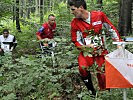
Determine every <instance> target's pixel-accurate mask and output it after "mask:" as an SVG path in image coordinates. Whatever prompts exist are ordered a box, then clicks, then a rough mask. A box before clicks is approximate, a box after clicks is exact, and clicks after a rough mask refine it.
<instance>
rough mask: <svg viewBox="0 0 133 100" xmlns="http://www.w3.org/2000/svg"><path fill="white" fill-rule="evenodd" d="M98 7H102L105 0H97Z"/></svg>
mask: <svg viewBox="0 0 133 100" xmlns="http://www.w3.org/2000/svg"><path fill="white" fill-rule="evenodd" d="M97 4H98V7H99V8H100V10H101V9H102V4H103V0H97Z"/></svg>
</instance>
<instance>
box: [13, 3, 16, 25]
mask: <svg viewBox="0 0 133 100" xmlns="http://www.w3.org/2000/svg"><path fill="white" fill-rule="evenodd" d="M15 11H16V10H15V1H13V23H14V22H15V16H16V15H15V14H16V13H15Z"/></svg>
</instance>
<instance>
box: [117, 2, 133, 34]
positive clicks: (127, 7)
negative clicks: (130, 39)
mask: <svg viewBox="0 0 133 100" xmlns="http://www.w3.org/2000/svg"><path fill="white" fill-rule="evenodd" d="M132 2H133V1H132V0H121V1H120V14H119V15H120V16H119V33H120V34H121V35H122V36H127V35H128V34H131V33H132V25H131V15H132Z"/></svg>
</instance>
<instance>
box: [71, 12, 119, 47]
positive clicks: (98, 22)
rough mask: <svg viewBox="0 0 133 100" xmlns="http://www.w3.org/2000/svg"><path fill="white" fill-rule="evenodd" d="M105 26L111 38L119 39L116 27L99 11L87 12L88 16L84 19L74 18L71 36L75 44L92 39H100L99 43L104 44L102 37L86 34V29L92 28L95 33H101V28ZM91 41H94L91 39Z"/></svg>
mask: <svg viewBox="0 0 133 100" xmlns="http://www.w3.org/2000/svg"><path fill="white" fill-rule="evenodd" d="M103 27H104V28H106V30H107V31H108V33H110V34H111V36H112V39H113V40H115V41H121V39H120V36H119V33H118V31H117V30H116V28H115V27H114V26H113V24H112V23H111V22H110V20H109V19H108V18H107V16H106V15H105V14H104V13H103V12H101V11H92V12H89V17H88V19H86V20H82V19H79V18H74V19H73V20H72V22H71V38H72V42H73V43H74V44H75V46H82V45H87V44H90V43H92V42H91V41H93V40H94V39H101V44H104V40H103V39H102V38H98V37H97V36H96V37H93V38H91V36H89V35H88V33H87V31H88V30H94V33H95V34H102V32H101V30H102V29H103ZM93 43H95V42H94V41H93Z"/></svg>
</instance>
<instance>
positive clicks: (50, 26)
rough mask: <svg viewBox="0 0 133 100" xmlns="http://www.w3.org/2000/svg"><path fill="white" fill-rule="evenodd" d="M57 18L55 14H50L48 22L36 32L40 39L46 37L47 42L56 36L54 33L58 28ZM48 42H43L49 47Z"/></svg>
mask: <svg viewBox="0 0 133 100" xmlns="http://www.w3.org/2000/svg"><path fill="white" fill-rule="evenodd" d="M55 19H56V18H55V16H54V15H53V14H50V15H49V16H48V22H45V23H44V24H43V25H42V27H41V28H40V29H39V30H38V32H37V33H36V36H37V38H38V40H42V39H46V40H45V41H46V42H47V41H50V40H51V39H53V38H54V33H55V29H56V22H55ZM46 42H45V43H44V42H42V43H41V44H42V45H43V46H46V47H47V46H48V43H46Z"/></svg>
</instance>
